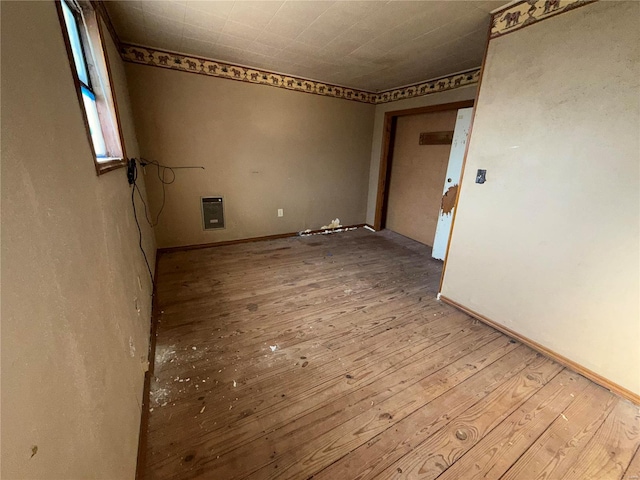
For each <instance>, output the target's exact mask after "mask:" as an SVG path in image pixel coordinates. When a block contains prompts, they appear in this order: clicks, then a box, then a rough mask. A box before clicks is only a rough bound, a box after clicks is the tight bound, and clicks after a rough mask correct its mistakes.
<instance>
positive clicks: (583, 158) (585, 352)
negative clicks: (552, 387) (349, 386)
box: [442, 2, 640, 394]
mask: <svg viewBox="0 0 640 480" xmlns="http://www.w3.org/2000/svg"><path fill="white" fill-rule="evenodd" d="M639 79H640V4H638V3H637V2H597V3H594V4H590V5H587V6H584V7H581V8H578V9H575V10H573V11H571V12H569V13H564V14H562V15H558V16H556V17H554V18H551V19H548V20H545V21H542V22H539V23H537V24H534V25H531V26H528V27H526V28H523V29H522V30H520V31H517V32H514V33H510V34H507V35H504V36H503V37H500V38H496V39H494V40H491V42H490V43H489V50H488V56H487V62H486V68H485V72H484V76H483V79H482V87H481V91H480V95H479V100H478V103H477V110H476V117H475V120H474V125H473V131H472V134H471V139H470V146H469V152H468V156H467V162H466V168H465V172H464V178H463V182H462V186H461V194H460V200H459V204H458V212H457V215H456V219H455V225H454V229H453V235H452V241H451V249H450V251H449V256H448V260H447V266H446V273H445V277H444V285H443V288H442V294H443V295H444V296H446V297H448V298H450V299H452V300H454V301H456V302H458V303H459V304H461V305H463V306H465V307H467V308H469V309H471V310H473V311H475V312H477V313H479V314H482V315H484V316H486V317H488V318H489V319H491V320H493V321H495V322H497V323H499V324H501V325H504V326H506V327H508V328H510V329H511V330H514V331H515V332H517V333H519V334H521V335H524V336H525V337H528V338H529V339H531V340H534V341H536V342H538V343H540V344H542V345H543V346H545V347H547V348H549V349H551V350H553V351H555V352H557V353H559V354H561V355H563V356H565V357H567V358H569V359H570V360H572V361H574V362H576V363H578V364H580V365H582V366H584V367H586V368H588V369H590V370H592V371H593V372H595V373H597V374H600V375H602V376H603V377H605V378H607V379H609V380H610V381H612V382H614V383H616V384H618V385H620V386H622V387H624V388H626V389H628V390H630V391H632V392H635V393H636V394H640V368H638V366H639V365H640V310H639V306H640V249H639V248H638V246H639V244H640V188H639V175H640V142H639V138H640V133H639V132H640V83H639V82H640V81H639ZM480 168H482V169H486V170H487V181H486V183H485V184H482V185H479V184H475V183H474V177H475V172H476V170H477V169H480Z"/></svg>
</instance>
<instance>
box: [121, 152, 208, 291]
mask: <svg viewBox="0 0 640 480" xmlns="http://www.w3.org/2000/svg"><path fill="white" fill-rule="evenodd" d="M136 162H137V163H139V164H140V165H141V166H142V167H146V166H147V165H153V166H155V167H156V169H157V174H158V180H160V183H161V184H162V203H161V205H160V209H159V210H158V213H157V215H156V217H155V219H153V220H152V219H151V217H152V215H151V212H150V210H149V208H148V206H147V202H145V200H144V196H143V195H142V192H141V191H140V187H138V183H137V180H138V169H137V165H136ZM193 168H201V169H202V170H204V169H205V168H204V167H202V166H180V167H169V166H167V165H162V164H161V163H159V162H157V161H155V160H147V159H144V158H140V159H139V160H138V159H135V158H131V159H129V160H128V162H127V179H128V181H129V185H131V186H132V189H131V205H132V207H133V218H134V219H135V221H136V227H137V228H138V246H139V247H140V251H141V252H142V256H143V257H144V262H145V264H146V265H147V270H148V271H149V278H150V279H151V285H152V292H155V279H154V278H153V272H152V271H151V265H150V264H149V259H148V258H147V254H146V252H145V251H144V247H143V246H142V229H141V228H140V222H139V221H138V213H137V211H136V197H135V195H136V193H137V194H138V196H139V197H140V200H141V201H142V204H143V205H144V217H145V220H146V221H147V223H148V224H149V226H150V227H151V228H154V227H155V226H156V225H158V222H159V221H160V215H161V214H162V211H163V210H164V206H165V203H166V191H165V187H166V186H167V185H171V184H172V183H173V182H175V181H176V172H175V170H180V169H193ZM167 172H168V173H169V176H167ZM152 295H153V293H152Z"/></svg>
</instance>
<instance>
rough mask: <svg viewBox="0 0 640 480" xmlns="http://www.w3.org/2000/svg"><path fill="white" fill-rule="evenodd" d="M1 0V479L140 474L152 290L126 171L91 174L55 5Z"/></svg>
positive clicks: (122, 92) (115, 62) (118, 72)
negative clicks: (137, 470)
mask: <svg viewBox="0 0 640 480" xmlns="http://www.w3.org/2000/svg"><path fill="white" fill-rule="evenodd" d="M1 9H2V13H1V15H2V65H3V67H4V68H3V70H2V478H6V479H18V478H21V479H26V478H33V479H45V478H46V479H56V478H59V479H71V478H74V479H80V478H82V479H85V478H105V479H116V478H117V479H122V478H133V477H134V473H135V462H136V454H137V443H138V431H139V425H140V414H141V411H140V405H141V401H142V389H143V378H144V365H143V362H146V360H147V351H148V339H149V318H150V308H151V297H150V293H151V287H150V280H149V278H148V274H147V271H146V267H145V266H144V263H143V260H142V257H141V254H140V251H139V250H138V247H137V242H138V239H137V230H136V227H135V224H134V222H133V215H132V209H131V203H130V189H129V186H128V185H127V181H126V175H125V171H124V169H119V170H116V171H113V172H110V173H107V174H105V175H102V176H100V177H97V176H96V174H95V169H94V166H93V161H92V158H91V151H90V148H89V143H88V139H87V135H86V132H85V128H84V125H83V121H82V117H81V110H80V106H79V104H78V99H77V97H76V92H75V90H74V87H73V82H72V77H71V70H70V67H69V61H68V59H67V54H66V51H65V47H64V44H63V37H62V33H61V29H60V24H59V23H58V17H57V14H56V8H55V5H54V3H53V2H52V1H51V2H16V3H14V2H2V5H1ZM34 26H37V28H36V27H34ZM109 41H110V39H109ZM110 52H111V53H112V58H111V60H112V66H113V74H114V76H115V81H116V82H115V83H116V86H117V100H118V103H119V105H120V107H121V113H122V116H123V124H124V126H125V129H126V132H125V134H126V135H125V136H126V146H127V149H128V152H129V153H130V154H132V155H135V154H136V153H137V146H136V141H135V133H134V132H133V129H132V122H131V118H130V113H129V109H128V107H127V102H128V99H127V95H126V82H125V78H124V76H123V73H124V72H123V66H122V65H121V64H120V60H119V59H118V57H117V55H115V47H114V46H113V45H110ZM143 232H144V235H145V239H146V240H145V246H146V248H147V251H148V252H149V255H150V259H151V260H152V261H153V259H154V242H153V239H152V233H151V232H150V231H149V229H148V228H145V227H144V226H143ZM138 279H140V285H141V286H140V285H139V281H138ZM136 306H137V307H136ZM138 309H139V311H138ZM34 446H37V453H35V455H33V456H32V447H34Z"/></svg>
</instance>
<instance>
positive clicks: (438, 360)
mask: <svg viewBox="0 0 640 480" xmlns="http://www.w3.org/2000/svg"><path fill="white" fill-rule="evenodd" d="M441 265H442V264H441V262H438V261H435V260H432V259H431V258H430V249H429V248H427V247H425V246H423V245H420V244H418V243H416V242H413V241H411V240H409V239H406V238H404V237H401V236H399V235H396V234H393V233H391V232H380V233H372V232H369V231H367V230H364V229H358V230H354V231H349V232H344V233H338V234H333V235H316V236H311V237H297V238H289V239H280V240H274V241H265V242H257V243H245V244H239V245H231V246H222V247H213V248H207V249H201V250H191V251H184V252H172V253H167V254H164V255H162V256H161V257H160V260H159V264H158V299H157V311H156V315H157V318H158V322H159V324H158V333H157V346H156V357H155V371H154V373H155V378H154V379H153V380H152V382H151V398H150V414H149V423H148V430H147V439H146V455H145V456H144V463H143V464H142V465H140V476H141V477H142V478H147V479H193V478H200V479H225V480H226V479H240V478H248V479H270V478H278V479H288V478H292V479H309V478H312V477H313V478H314V480H319V479H326V480H343V479H344V480H350V479H364V478H367V479H369V478H376V479H383V478H410V479H414V478H415V479H435V478H438V479H440V480H444V479H447V480H454V479H465V480H466V479H503V480H507V479H509V480H513V479H526V480H530V479H580V480H584V479H598V480H603V479H622V478H624V479H625V480H634V479H635V480H640V460H639V457H640V454H639V453H638V446H639V445H640V409H639V408H638V407H637V406H634V405H633V404H631V403H629V402H627V401H625V400H622V399H621V398H619V397H617V396H615V395H613V394H611V393H610V392H608V391H607V390H605V389H603V388H601V387H599V386H597V385H595V384H594V383H591V382H590V381H588V380H587V379H585V378H583V377H581V376H580V375H578V374H576V373H574V372H572V371H570V370H567V369H565V368H563V367H562V366H561V365H559V364H557V363H555V362H553V361H552V360H550V359H548V358H546V357H544V356H542V355H540V354H537V353H536V352H534V351H533V350H531V349H529V348H528V347H526V346H524V345H521V344H520V343H518V342H516V341H515V340H512V339H510V338H509V337H506V336H505V335H503V334H501V333H499V332H497V331H496V330H494V329H492V328H490V327H488V326H486V325H484V324H482V323H480V322H478V321H476V320H473V319H471V318H470V317H469V316H467V315H466V314H464V313H461V312H459V311H457V310H455V309H453V308H451V307H449V306H447V305H444V304H441V303H440V302H438V301H437V300H435V296H436V292H437V288H438V281H439V278H440V271H441Z"/></svg>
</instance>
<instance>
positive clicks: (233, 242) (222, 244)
mask: <svg viewBox="0 0 640 480" xmlns="http://www.w3.org/2000/svg"><path fill="white" fill-rule="evenodd" d="M364 226H365V224H364V223H358V224H357V225H349V226H346V227H340V228H336V229H334V230H331V229H324V230H309V231H304V232H289V233H278V234H276V235H265V236H263V237H250V238H239V239H237V240H225V241H222V242H212V243H199V244H197V245H183V246H180V247H165V248H159V249H158V253H159V254H161V255H164V254H165V253H171V252H183V251H187V250H199V249H201V248H211V247H225V246H228V245H238V244H240V243H251V242H263V241H266V240H278V239H280V238H290V237H304V236H307V235H319V234H325V233H338V232H342V231H345V230H352V229H354V228H362V227H364Z"/></svg>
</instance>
